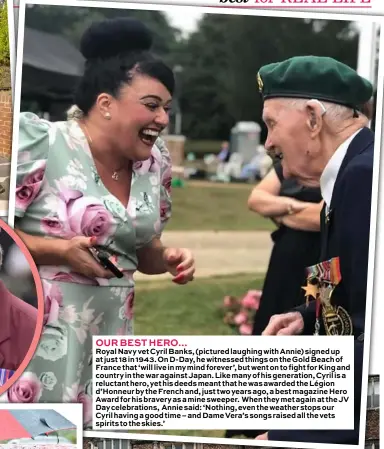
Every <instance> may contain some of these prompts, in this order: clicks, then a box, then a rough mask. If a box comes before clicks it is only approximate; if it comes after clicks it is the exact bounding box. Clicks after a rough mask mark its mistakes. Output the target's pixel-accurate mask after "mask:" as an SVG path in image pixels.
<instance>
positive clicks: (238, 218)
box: [166, 181, 274, 231]
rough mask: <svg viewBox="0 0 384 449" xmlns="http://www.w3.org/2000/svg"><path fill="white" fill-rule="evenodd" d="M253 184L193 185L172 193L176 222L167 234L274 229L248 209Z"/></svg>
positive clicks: (173, 213)
mask: <svg viewBox="0 0 384 449" xmlns="http://www.w3.org/2000/svg"><path fill="white" fill-rule="evenodd" d="M251 190H252V185H250V184H235V185H223V184H214V183H211V185H210V184H209V183H202V184H199V183H198V182H197V181H189V182H187V183H186V186H185V187H183V188H173V190H172V201H173V209H172V218H171V220H170V221H169V223H168V224H167V227H166V230H167V231H171V230H172V231H200V230H201V231H205V230H209V231H224V230H227V231H258V230H260V231H261V230H267V231H270V230H272V229H274V225H273V223H272V221H271V220H268V219H266V218H263V217H261V216H260V215H258V214H256V213H254V212H251V211H250V210H249V209H248V206H247V200H248V196H249V194H250V192H251Z"/></svg>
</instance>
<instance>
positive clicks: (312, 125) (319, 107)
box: [305, 100, 326, 137]
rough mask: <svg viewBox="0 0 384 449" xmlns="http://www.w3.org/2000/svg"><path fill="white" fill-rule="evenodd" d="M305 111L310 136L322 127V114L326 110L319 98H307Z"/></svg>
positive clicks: (314, 134)
mask: <svg viewBox="0 0 384 449" xmlns="http://www.w3.org/2000/svg"><path fill="white" fill-rule="evenodd" d="M305 108H306V113H307V121H306V123H307V126H308V129H309V131H310V133H311V134H312V136H313V137H314V136H316V135H318V134H319V132H320V131H321V129H322V127H323V115H324V114H325V112H326V109H325V107H324V105H323V104H322V103H320V101H319V100H309V101H307V103H306V105H305Z"/></svg>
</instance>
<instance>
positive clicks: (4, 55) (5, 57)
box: [0, 2, 9, 66]
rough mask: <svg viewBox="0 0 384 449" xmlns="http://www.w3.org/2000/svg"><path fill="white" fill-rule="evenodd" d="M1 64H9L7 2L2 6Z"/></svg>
mask: <svg viewBox="0 0 384 449" xmlns="http://www.w3.org/2000/svg"><path fill="white" fill-rule="evenodd" d="M0 65H5V66H8V65H9V37H8V11H7V4H6V2H4V4H3V5H2V6H0Z"/></svg>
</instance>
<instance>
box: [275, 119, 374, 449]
mask: <svg viewBox="0 0 384 449" xmlns="http://www.w3.org/2000/svg"><path fill="white" fill-rule="evenodd" d="M373 147H374V135H373V132H372V131H371V130H370V129H368V128H363V129H362V130H361V131H360V132H359V133H358V134H357V135H356V136H355V138H354V139H353V140H352V142H351V143H350V145H349V147H348V150H347V153H346V156H345V158H344V160H343V162H342V165H341V167H340V170H339V173H338V176H337V179H336V182H335V186H334V189H333V194H332V200H331V205H330V210H329V213H328V217H329V223H326V222H325V221H326V220H325V213H324V209H323V212H322V220H321V231H322V257H321V261H324V260H329V259H331V258H333V257H339V258H340V271H341V282H340V284H339V285H338V286H337V287H336V288H335V290H334V292H333V294H332V304H334V305H336V306H337V305H339V306H342V307H343V308H344V309H345V310H346V311H347V312H348V314H349V315H350V317H351V319H352V324H353V335H354V337H355V341H354V345H355V347H354V360H355V362H354V376H355V392H354V401H355V402H354V415H355V423H354V429H353V430H271V431H269V433H268V436H269V439H270V440H276V441H298V442H313V443H327V444H332V443H333V444H358V443H359V425H360V405H361V384H362V369H363V349H364V322H365V305H366V300H367V298H366V295H367V273H368V254H369V231H370V218H371V196H372V174H373ZM296 310H298V311H299V312H300V313H301V314H302V316H303V319H304V331H303V334H305V335H313V333H314V328H315V301H312V302H311V303H310V304H309V307H305V305H303V306H301V307H298V308H297V309H296ZM320 334H323V335H324V334H325V330H324V326H323V325H321V327H320ZM365 381H367V379H365Z"/></svg>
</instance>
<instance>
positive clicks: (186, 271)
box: [163, 248, 195, 284]
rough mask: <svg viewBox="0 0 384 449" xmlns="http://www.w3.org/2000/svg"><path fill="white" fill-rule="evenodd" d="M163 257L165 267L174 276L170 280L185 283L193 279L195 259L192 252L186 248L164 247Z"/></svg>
mask: <svg viewBox="0 0 384 449" xmlns="http://www.w3.org/2000/svg"><path fill="white" fill-rule="evenodd" d="M163 259H164V263H165V266H166V269H167V271H168V272H169V273H171V274H172V275H173V276H175V277H174V278H173V279H172V281H173V282H175V283H176V284H186V283H188V282H190V281H192V280H193V275H194V273H195V260H194V257H193V254H192V252H191V251H190V250H189V249H187V248H165V249H164V251H163Z"/></svg>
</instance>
